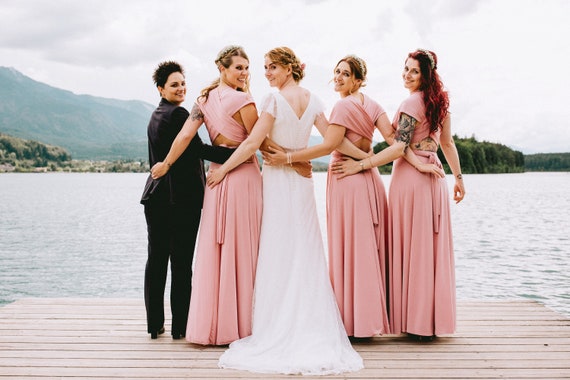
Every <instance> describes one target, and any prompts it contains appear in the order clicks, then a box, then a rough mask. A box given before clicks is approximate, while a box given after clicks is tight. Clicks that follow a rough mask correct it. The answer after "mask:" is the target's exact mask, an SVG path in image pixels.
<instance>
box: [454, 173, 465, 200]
mask: <svg viewBox="0 0 570 380" xmlns="http://www.w3.org/2000/svg"><path fill="white" fill-rule="evenodd" d="M463 197H465V185H464V184H463V178H455V185H454V186H453V200H454V201H455V203H459V202H461V201H462V200H463Z"/></svg>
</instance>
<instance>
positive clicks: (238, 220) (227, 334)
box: [186, 86, 262, 345]
mask: <svg viewBox="0 0 570 380" xmlns="http://www.w3.org/2000/svg"><path fill="white" fill-rule="evenodd" d="M251 103H253V98H252V97H251V95H249V94H247V93H244V92H239V91H236V90H234V89H233V88H230V87H227V86H219V87H217V88H215V89H214V90H212V91H211V92H210V94H209V97H208V100H207V101H206V102H205V103H201V104H200V109H201V110H202V113H203V114H204V123H205V124H206V128H207V129H208V133H209V135H210V139H211V140H212V141H214V139H215V138H216V137H217V136H218V135H219V134H222V135H224V136H225V137H227V138H229V139H231V140H234V141H238V142H241V141H243V140H245V139H246V137H247V131H246V130H245V128H244V127H243V126H242V125H240V124H239V123H238V122H237V121H235V120H234V119H233V117H232V116H233V115H234V114H235V113H236V112H237V111H238V110H239V109H241V108H242V107H244V106H245V105H247V104H251ZM210 166H211V167H212V168H216V167H218V166H219V165H218V164H215V163H210ZM261 212H262V185H261V172H260V169H259V163H258V161H257V157H256V156H253V157H252V158H251V159H250V160H247V161H246V162H244V163H242V164H241V165H240V166H238V167H237V168H235V169H234V170H232V171H231V172H230V173H228V175H226V177H225V178H224V180H223V181H222V182H221V183H220V184H218V185H217V186H215V187H214V188H213V189H210V188H209V187H206V191H205V195H204V205H203V210H202V221H201V224H200V232H199V235H198V243H197V248H196V255H195V263H194V273H193V277H192V278H193V282H192V295H191V297H190V310H189V314H188V327H187V330H186V340H187V341H189V342H192V343H197V344H202V345H225V344H229V343H231V342H233V341H235V340H237V339H240V338H243V337H246V336H248V335H250V334H251V326H252V321H251V318H252V304H253V286H254V279H255V270H256V266H257V254H258V248H259V234H260V228H261Z"/></svg>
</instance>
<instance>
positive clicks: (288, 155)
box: [287, 152, 291, 166]
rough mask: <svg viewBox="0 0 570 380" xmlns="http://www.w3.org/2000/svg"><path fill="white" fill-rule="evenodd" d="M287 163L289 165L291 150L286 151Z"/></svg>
mask: <svg viewBox="0 0 570 380" xmlns="http://www.w3.org/2000/svg"><path fill="white" fill-rule="evenodd" d="M287 165H289V166H291V152H287Z"/></svg>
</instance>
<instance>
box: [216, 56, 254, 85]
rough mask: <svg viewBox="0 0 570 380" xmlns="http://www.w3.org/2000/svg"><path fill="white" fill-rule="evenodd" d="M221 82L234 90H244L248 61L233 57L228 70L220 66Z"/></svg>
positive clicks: (247, 73)
mask: <svg viewBox="0 0 570 380" xmlns="http://www.w3.org/2000/svg"><path fill="white" fill-rule="evenodd" d="M220 70H221V76H222V81H223V82H224V83H225V84H227V85H228V86H230V87H233V88H234V89H237V88H242V89H243V88H246V86H247V78H248V77H249V61H248V60H247V59H245V58H243V57H240V56H233V57H232V63H231V65H230V66H229V67H228V68H225V67H224V66H221V65H220Z"/></svg>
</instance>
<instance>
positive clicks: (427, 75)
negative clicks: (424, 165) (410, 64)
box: [408, 49, 449, 132]
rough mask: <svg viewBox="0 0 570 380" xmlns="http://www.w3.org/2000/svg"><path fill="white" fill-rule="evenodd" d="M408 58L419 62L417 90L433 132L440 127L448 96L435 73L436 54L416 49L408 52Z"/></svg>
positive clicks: (446, 109) (444, 115)
mask: <svg viewBox="0 0 570 380" xmlns="http://www.w3.org/2000/svg"><path fill="white" fill-rule="evenodd" d="M408 58H412V59H415V60H416V61H418V62H419V64H420V72H421V74H422V77H421V85H420V88H419V90H420V91H422V92H423V97H424V103H425V106H426V118H427V120H428V122H429V125H430V130H431V131H432V132H435V131H437V130H438V128H439V127H441V125H442V123H443V120H444V119H445V117H446V116H447V112H448V110H449V97H448V94H447V91H445V90H444V88H443V82H442V81H441V78H440V77H439V74H438V73H437V55H435V53H434V52H433V51H430V50H424V49H418V50H416V51H414V52H412V53H409V54H408Z"/></svg>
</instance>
